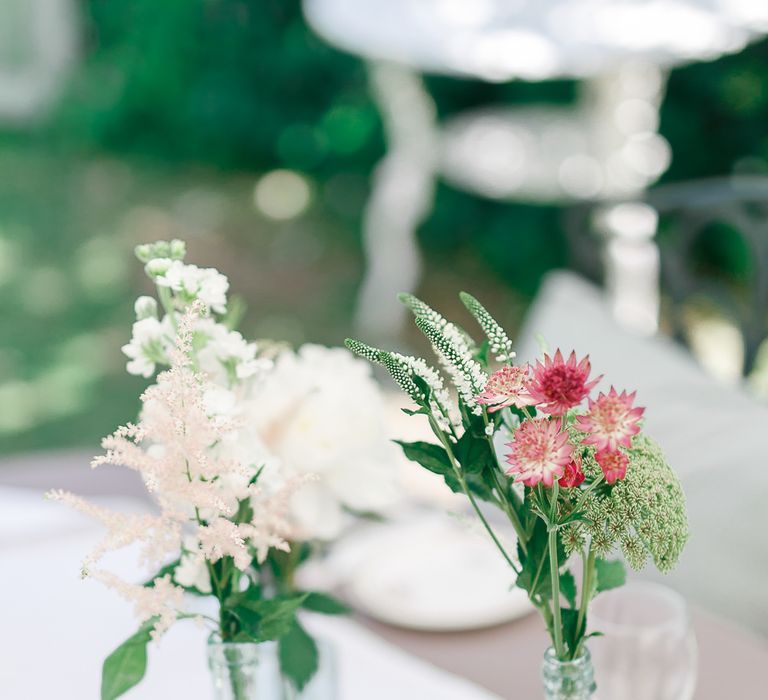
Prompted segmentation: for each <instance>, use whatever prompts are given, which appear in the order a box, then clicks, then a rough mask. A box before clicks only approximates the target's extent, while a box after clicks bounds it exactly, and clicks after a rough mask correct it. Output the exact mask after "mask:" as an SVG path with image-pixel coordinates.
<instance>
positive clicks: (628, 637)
mask: <svg viewBox="0 0 768 700" xmlns="http://www.w3.org/2000/svg"><path fill="white" fill-rule="evenodd" d="M588 619H589V628H590V631H594V632H601V633H602V635H603V636H598V637H593V638H592V639H590V640H589V646H590V650H591V652H592V661H593V665H594V669H595V679H596V680H597V693H596V696H595V697H596V700H691V698H693V691H694V689H695V687H696V667H697V648H696V638H695V637H694V634H693V630H692V628H691V624H690V619H689V616H688V606H687V605H686V603H685V600H684V599H683V598H682V596H680V595H679V594H677V593H675V591H673V590H671V589H669V588H667V587H665V586H662V585H660V584H656V583H645V582H632V583H629V584H627V585H626V586H624V587H622V588H616V589H613V590H611V591H606V592H605V593H601V594H600V595H599V596H597V597H596V598H595V600H594V601H593V602H592V604H591V605H590V608H589V618H588Z"/></svg>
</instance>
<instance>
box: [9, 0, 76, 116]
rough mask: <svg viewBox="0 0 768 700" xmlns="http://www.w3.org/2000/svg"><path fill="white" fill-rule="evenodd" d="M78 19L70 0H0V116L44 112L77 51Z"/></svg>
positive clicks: (61, 85)
mask: <svg viewBox="0 0 768 700" xmlns="http://www.w3.org/2000/svg"><path fill="white" fill-rule="evenodd" d="M78 21H79V17H78V14H77V7H76V5H75V3H74V1H73V0H2V2H0V120H3V121H8V122H20V123H24V122H27V121H29V120H30V119H35V118H38V117H40V116H41V115H42V114H43V113H44V111H45V109H46V108H47V107H48V106H49V105H50V104H51V102H52V101H53V99H54V98H55V97H56V96H57V95H58V93H59V92H60V91H61V89H62V87H63V84H64V77H65V76H66V74H67V73H68V72H69V71H70V70H71V68H72V65H73V64H74V62H75V59H76V57H77V53H78V41H79V37H78V35H79V26H78Z"/></svg>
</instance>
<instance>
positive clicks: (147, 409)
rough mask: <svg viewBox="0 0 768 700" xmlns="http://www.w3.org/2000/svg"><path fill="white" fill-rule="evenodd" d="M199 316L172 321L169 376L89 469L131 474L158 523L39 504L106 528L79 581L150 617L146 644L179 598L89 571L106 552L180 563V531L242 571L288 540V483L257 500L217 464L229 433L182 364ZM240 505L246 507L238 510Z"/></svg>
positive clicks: (246, 478)
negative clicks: (134, 548)
mask: <svg viewBox="0 0 768 700" xmlns="http://www.w3.org/2000/svg"><path fill="white" fill-rule="evenodd" d="M204 311H205V310H204V308H203V306H202V304H201V303H200V302H194V303H193V304H191V305H190V307H189V308H188V310H187V311H186V313H185V314H184V316H182V318H181V319H180V321H179V327H178V332H177V336H176V341H175V346H174V347H173V348H172V349H171V351H170V359H171V367H170V369H168V370H167V371H165V372H163V373H161V374H160V375H159V376H158V377H157V383H156V384H154V385H152V386H150V387H149V388H148V389H147V390H146V391H145V392H144V394H143V395H142V397H141V401H142V404H143V408H142V411H141V418H140V420H139V422H138V423H137V424H136V425H132V424H129V425H126V426H124V427H121V428H118V429H117V430H116V431H115V432H114V433H113V434H112V435H110V436H109V437H107V438H105V439H104V440H103V442H102V446H103V448H104V449H105V451H106V452H105V454H104V455H102V456H101V457H97V458H96V459H94V460H93V463H92V464H93V466H94V467H96V466H100V465H106V464H113V465H124V466H128V467H129V468H131V469H134V470H136V471H137V472H139V474H141V476H142V478H143V480H144V483H145V484H146V487H147V490H148V491H149V492H150V493H151V494H152V495H153V497H154V498H155V500H156V501H157V503H158V505H159V506H160V514H159V515H149V514H123V513H116V512H113V511H110V510H108V509H106V508H101V507H99V506H95V505H93V504H90V503H87V502H86V501H84V500H83V499H81V498H79V497H78V496H75V495H73V494H69V493H66V492H63V491H52V492H50V493H49V494H48V496H49V498H51V499H53V500H58V501H63V502H65V503H68V504H70V505H71V506H73V507H74V508H76V509H78V510H79V511H81V512H83V513H85V514H87V515H90V516H92V517H94V518H95V519H97V520H98V521H100V522H101V523H102V524H103V525H104V526H105V527H106V529H107V534H106V535H105V537H104V538H103V539H102V541H101V542H100V543H99V544H98V545H97V547H96V548H95V550H94V551H93V552H92V553H91V554H90V555H89V556H88V557H87V558H86V560H85V562H84V565H83V573H84V574H86V575H88V574H90V575H92V576H94V577H95V578H98V579H99V580H101V581H104V582H105V583H107V584H108V585H110V586H111V587H113V588H116V589H117V590H118V592H120V593H121V595H123V596H124V597H125V598H127V599H129V600H131V601H133V602H134V604H135V606H136V611H137V614H138V615H139V617H140V618H141V619H142V620H148V619H150V618H153V617H157V618H158V622H157V625H156V626H155V633H156V635H159V634H161V633H162V632H163V631H164V630H165V629H167V627H168V626H169V625H170V624H171V622H173V620H174V619H175V616H176V612H174V611H177V610H178V609H179V607H180V605H181V594H182V592H183V589H182V588H177V587H176V586H173V585H172V583H171V579H170V577H169V576H167V575H166V576H163V577H158V578H156V579H155V581H154V585H153V586H149V587H143V586H135V585H133V584H131V583H128V582H125V581H121V580H120V579H119V578H118V577H116V576H114V575H113V574H111V573H109V572H106V571H101V570H96V571H92V570H91V567H92V566H93V565H94V564H95V563H96V562H98V561H99V560H100V559H101V558H102V557H103V556H104V554H105V553H106V552H107V551H109V550H112V549H116V548H121V547H125V546H128V545H132V544H134V543H140V544H141V550H140V563H141V564H143V565H153V566H157V565H158V564H159V563H161V562H162V561H164V560H167V559H168V558H169V555H173V554H175V555H179V554H181V553H182V550H184V549H185V548H184V547H183V538H184V532H185V531H187V532H189V533H191V535H190V536H191V537H192V538H193V540H194V541H196V542H197V543H199V553H200V554H202V556H203V557H205V559H207V561H208V562H216V561H218V560H219V559H221V558H222V557H232V558H233V560H234V563H235V565H236V566H237V568H238V569H240V570H241V571H244V570H245V569H247V568H248V567H249V565H250V563H251V561H252V558H253V557H252V554H251V552H252V551H253V550H255V551H256V552H257V553H258V558H259V560H260V561H263V559H264V558H265V557H266V555H267V552H268V550H269V548H270V547H274V548H277V549H283V550H287V549H288V541H289V539H290V537H291V536H292V532H291V529H290V525H289V520H288V517H287V501H288V498H289V497H290V496H291V495H292V494H293V493H294V491H295V490H296V488H297V487H298V485H300V484H299V482H298V481H296V480H294V481H289V482H286V483H285V484H284V485H281V486H275V485H273V486H272V488H271V490H270V492H269V493H267V492H264V491H262V490H261V489H260V488H258V487H257V485H255V484H254V483H252V482H253V481H255V477H256V476H257V472H256V471H255V469H254V467H253V465H250V464H244V463H241V462H240V461H238V460H235V459H227V458H223V457H219V456H217V450H216V449H215V447H216V445H218V444H219V443H221V442H222V441H223V440H225V439H226V438H227V437H228V435H229V434H230V433H232V432H233V431H235V430H236V429H237V428H238V427H239V426H238V425H236V424H234V423H233V422H231V421H228V420H227V419H225V418H222V417H221V416H220V415H209V412H208V410H207V409H206V403H205V400H204V398H205V395H206V391H209V390H210V387H211V385H210V382H208V380H207V379H206V378H205V377H204V376H203V375H201V374H200V373H198V372H197V371H196V370H195V368H194V366H193V364H192V361H191V359H190V358H191V354H192V334H193V330H194V328H195V323H196V320H197V319H198V318H199V317H200V315H201V314H203V313H204ZM246 500H247V502H248V507H247V508H241V507H240V505H241V503H242V502H244V501H246ZM244 513H246V514H247V515H244ZM236 514H237V518H235V516H236Z"/></svg>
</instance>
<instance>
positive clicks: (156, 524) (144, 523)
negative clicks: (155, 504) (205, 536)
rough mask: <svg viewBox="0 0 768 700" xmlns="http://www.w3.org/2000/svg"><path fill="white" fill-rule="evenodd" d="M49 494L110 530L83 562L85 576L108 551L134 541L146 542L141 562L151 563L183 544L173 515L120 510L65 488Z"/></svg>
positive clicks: (143, 544)
mask: <svg viewBox="0 0 768 700" xmlns="http://www.w3.org/2000/svg"><path fill="white" fill-rule="evenodd" d="M47 495H48V498H49V499H50V500H52V501H61V502H62V503H67V504H68V505H70V506H71V507H73V508H74V509H75V510H78V511H80V512H81V513H83V514H84V515H87V516H89V517H91V518H93V519H94V520H98V521H99V522H100V523H101V524H102V525H104V527H105V528H106V529H107V532H106V534H105V535H104V537H103V538H102V539H101V541H100V542H99V543H98V544H97V545H96V547H95V548H94V549H93V551H92V552H91V553H90V554H89V555H88V556H87V557H86V558H85V560H84V561H83V575H84V576H87V575H88V574H89V573H90V569H91V567H92V566H93V565H95V564H97V563H98V562H99V561H100V560H101V558H102V557H103V556H104V555H105V554H106V553H107V552H110V551H113V550H115V549H121V548H123V547H127V546H128V545H131V544H133V543H134V542H141V543H142V549H141V555H140V563H141V564H146V565H147V566H157V565H159V564H160V563H161V562H162V561H163V560H164V559H165V558H166V557H167V556H168V555H169V554H171V553H173V552H175V551H176V550H177V549H178V547H179V542H180V539H181V523H179V522H178V521H177V520H174V519H173V518H168V517H163V516H156V515H150V514H148V513H119V512H117V511H114V510H110V509H109V508H103V507H101V506H97V505H95V504H93V503H89V502H88V501H86V500H85V499H84V498H80V497H79V496H75V495H74V494H72V493H68V492H66V491H61V490H56V491H50V492H49V493H48V494H47Z"/></svg>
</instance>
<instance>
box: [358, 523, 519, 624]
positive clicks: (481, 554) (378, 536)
mask: <svg viewBox="0 0 768 700" xmlns="http://www.w3.org/2000/svg"><path fill="white" fill-rule="evenodd" d="M497 534H499V535H500V536H501V537H503V538H504V539H505V545H506V547H508V551H514V538H513V537H512V536H510V533H509V532H505V531H503V530H499V531H498V533H497ZM345 545H346V547H347V552H345V553H344V555H345V558H346V560H347V564H348V565H349V564H351V563H352V562H353V561H354V566H353V570H352V571H350V572H349V575H348V577H346V578H347V580H346V584H345V585H344V590H345V593H346V594H347V597H348V599H349V601H350V602H351V603H352V604H353V605H354V606H355V607H356V608H357V609H359V610H360V611H361V612H364V613H366V614H368V615H370V616H371V617H374V618H376V619H378V620H381V621H383V622H387V623H389V624H392V625H397V626H399V627H405V628H410V629H418V630H431V631H449V630H452V631H458V630H470V629H478V628H482V627H489V626H492V625H498V624H501V623H504V622H508V621H510V620H513V619H515V618H518V617H521V616H522V615H525V614H527V613H528V612H529V611H530V610H531V609H532V607H531V605H530V603H529V601H528V598H527V596H526V594H525V592H524V591H522V590H521V589H519V588H517V587H515V585H514V584H515V575H514V572H513V571H512V570H511V569H510V567H509V565H508V564H507V563H506V562H505V561H504V559H503V558H502V556H501V554H500V553H499V552H498V550H497V549H496V548H495V546H494V545H493V543H492V542H491V541H490V540H489V539H488V536H487V534H486V533H485V532H484V531H479V530H478V529H477V526H476V524H475V522H474V521H469V522H468V523H465V522H460V521H458V520H456V519H455V518H451V517H449V516H443V515H429V516H426V517H425V516H422V517H420V518H418V519H416V520H411V521H408V522H401V523H395V524H388V525H381V526H378V527H376V528H371V529H369V530H368V531H366V532H364V533H360V535H359V536H358V537H356V538H355V540H354V541H350V542H347V543H345ZM352 549H354V550H357V555H356V556H355V555H354V554H353V553H352V552H351V550H352Z"/></svg>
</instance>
